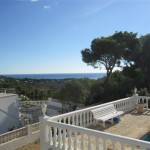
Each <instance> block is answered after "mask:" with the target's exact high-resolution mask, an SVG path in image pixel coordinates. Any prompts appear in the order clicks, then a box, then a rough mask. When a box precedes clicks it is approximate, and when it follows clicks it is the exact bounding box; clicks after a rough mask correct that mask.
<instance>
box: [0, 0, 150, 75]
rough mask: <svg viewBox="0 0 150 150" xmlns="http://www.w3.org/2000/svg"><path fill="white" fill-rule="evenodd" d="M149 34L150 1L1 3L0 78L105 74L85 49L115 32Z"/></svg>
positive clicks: (20, 0) (7, 0)
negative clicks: (89, 62)
mask: <svg viewBox="0 0 150 150" xmlns="http://www.w3.org/2000/svg"><path fill="white" fill-rule="evenodd" d="M149 29H150V0H0V74H30V73H79V72H82V73H84V72H104V69H102V70H98V69H93V68H92V67H91V66H87V65H86V64H85V63H84V62H82V57H81V53H80V52H81V50H82V49H84V48H89V47H90V43H91V41H92V40H93V39H94V38H97V37H101V36H109V35H112V34H113V33H115V31H129V32H130V31H131V32H137V33H138V35H139V36H140V35H145V34H148V33H150V30H149Z"/></svg>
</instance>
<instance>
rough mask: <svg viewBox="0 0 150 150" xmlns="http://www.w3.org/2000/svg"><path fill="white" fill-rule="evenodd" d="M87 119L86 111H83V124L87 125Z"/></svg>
mask: <svg viewBox="0 0 150 150" xmlns="http://www.w3.org/2000/svg"><path fill="white" fill-rule="evenodd" d="M85 124H86V120H85V112H84V113H83V126H85Z"/></svg>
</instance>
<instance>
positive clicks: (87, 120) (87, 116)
mask: <svg viewBox="0 0 150 150" xmlns="http://www.w3.org/2000/svg"><path fill="white" fill-rule="evenodd" d="M86 114H87V125H89V112H87V113H86Z"/></svg>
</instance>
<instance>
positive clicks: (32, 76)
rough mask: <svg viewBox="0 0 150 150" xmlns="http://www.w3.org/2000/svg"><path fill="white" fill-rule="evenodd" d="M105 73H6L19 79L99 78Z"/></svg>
mask: <svg viewBox="0 0 150 150" xmlns="http://www.w3.org/2000/svg"><path fill="white" fill-rule="evenodd" d="M105 75H106V74H105V73H63V74H9V75H4V76H7V77H12V78H18V79H24V78H28V79H72V78H76V79H80V78H90V79H95V80H96V79H98V78H102V77H104V76H105Z"/></svg>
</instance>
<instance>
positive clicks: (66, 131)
mask: <svg viewBox="0 0 150 150" xmlns="http://www.w3.org/2000/svg"><path fill="white" fill-rule="evenodd" d="M46 124H47V125H48V126H51V127H52V128H53V129H54V135H53V136H52V137H51V138H52V140H53V141H54V144H53V145H49V148H54V149H55V148H56V149H57V148H59V149H64V150H65V149H69V150H72V149H73V148H74V149H75V150H78V149H80V148H81V149H82V150H83V149H85V147H86V146H88V149H89V150H98V149H100V148H101V149H102V150H107V149H108V148H109V147H112V149H119V148H120V150H125V148H126V146H128V147H130V148H133V147H134V148H139V149H140V150H143V149H146V150H148V149H149V148H150V143H149V142H145V141H141V140H136V139H133V138H128V137H123V136H119V135H114V134H111V133H106V132H101V131H95V130H91V129H87V128H83V127H78V126H71V125H68V124H64V123H60V122H55V121H50V120H47V122H46ZM52 128H49V129H50V130H49V132H52ZM56 130H57V131H59V132H56ZM60 131H63V132H60ZM49 135H50V134H49ZM57 135H58V136H59V138H56V137H57ZM61 136H62V137H63V141H62V142H61V140H60V137H61ZM85 136H86V137H88V139H87V138H85ZM51 138H49V139H51ZM73 139H74V142H73ZM100 139H101V142H100ZM94 140H95V143H96V145H95V144H92V142H93V141H94ZM79 141H80V142H79ZM60 142H61V143H62V146H60V145H61V144H60ZM48 143H51V141H48ZM85 143H88V145H87V144H85ZM100 143H102V145H101V144H100ZM41 144H42V143H41ZM134 148H133V149H134Z"/></svg>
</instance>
